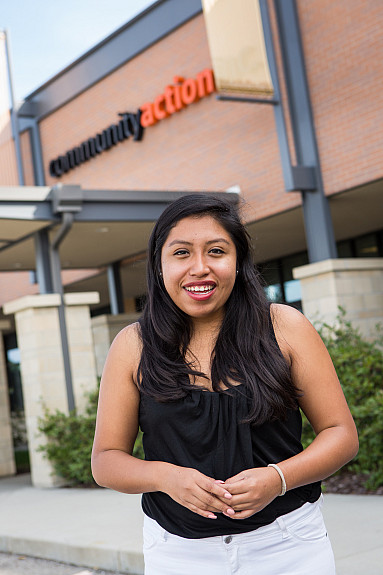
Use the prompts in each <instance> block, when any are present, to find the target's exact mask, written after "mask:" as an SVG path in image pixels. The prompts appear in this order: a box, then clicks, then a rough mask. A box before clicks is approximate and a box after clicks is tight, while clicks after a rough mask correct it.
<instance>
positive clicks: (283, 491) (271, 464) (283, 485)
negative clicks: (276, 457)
mask: <svg viewBox="0 0 383 575" xmlns="http://www.w3.org/2000/svg"><path fill="white" fill-rule="evenodd" d="M267 467H273V468H274V469H275V471H276V472H277V473H278V475H279V477H280V478H281V481H282V491H281V492H280V494H279V496H280V497H281V496H282V495H284V494H285V493H286V480H285V476H284V475H283V473H282V469H281V468H280V467H279V466H278V465H277V464H276V463H269V465H268V466H267Z"/></svg>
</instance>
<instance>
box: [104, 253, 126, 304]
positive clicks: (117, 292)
mask: <svg viewBox="0 0 383 575" xmlns="http://www.w3.org/2000/svg"><path fill="white" fill-rule="evenodd" d="M120 268H121V264H120V262H114V263H112V264H109V265H108V289H109V300H110V310H111V313H112V315H118V314H119V313H123V312H124V300H123V295H122V283H121V273H120Z"/></svg>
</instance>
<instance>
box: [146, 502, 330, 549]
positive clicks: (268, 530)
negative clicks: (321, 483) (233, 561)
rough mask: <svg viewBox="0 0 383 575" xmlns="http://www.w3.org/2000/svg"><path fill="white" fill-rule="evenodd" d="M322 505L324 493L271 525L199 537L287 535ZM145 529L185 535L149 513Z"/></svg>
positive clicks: (219, 540) (223, 539)
mask: <svg viewBox="0 0 383 575" xmlns="http://www.w3.org/2000/svg"><path fill="white" fill-rule="evenodd" d="M322 505H323V495H321V496H320V497H319V499H318V500H317V501H315V502H314V503H304V505H302V507H299V508H298V509H295V510H294V511H291V512H290V513H286V514H285V515H281V516H280V517H277V519H276V520H275V521H273V522H272V523H270V524H269V525H264V526H262V527H259V528H258V529H254V530H253V531H248V532H246V533H236V534H231V533H230V532H228V533H227V534H226V535H217V536H214V537H205V538H202V539H199V541H209V542H214V541H215V542H217V543H222V542H225V543H227V537H230V538H231V539H230V541H233V542H235V541H237V543H240V542H245V541H248V540H249V538H253V537H256V538H257V539H260V538H263V537H269V536H273V535H275V534H276V533H280V532H281V531H282V534H283V536H287V531H288V529H289V528H292V527H293V526H295V525H299V524H300V523H305V522H306V521H309V519H310V517H311V516H312V515H313V514H315V513H316V512H317V511H318V510H320V508H321V507H322ZM212 521H213V520H212ZM238 521H240V520H238ZM144 531H146V532H148V533H152V534H153V535H156V536H157V537H159V538H161V539H163V540H164V541H166V540H167V539H168V538H173V537H174V538H178V539H184V538H183V537H179V535H174V534H173V533H169V532H168V531H166V529H164V528H163V527H161V525H159V524H158V523H157V521H155V520H154V519H152V518H151V517H148V516H147V515H145V516H144Z"/></svg>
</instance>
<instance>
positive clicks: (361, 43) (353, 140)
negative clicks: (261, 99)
mask: <svg viewBox="0 0 383 575" xmlns="http://www.w3.org/2000/svg"><path fill="white" fill-rule="evenodd" d="M297 4H298V11H299V19H300V24H301V34H302V39H303V48H304V53H305V59H306V69H307V76H308V82H309V86H310V92H311V100H312V105H313V111H314V120H315V126H316V130H317V138H318V146H319V153H320V158H321V163H322V170H323V179H324V186H325V190H326V193H327V194H334V193H336V192H339V191H342V190H347V189H348V188H353V187H356V186H360V185H361V184H363V183H366V182H370V181H373V180H376V179H379V178H382V177H383V130H382V122H383V90H382V88H381V84H382V54H383V34H382V29H383V9H382V8H383V5H382V1H381V0H336V2H334V0H314V1H313V0H298V2H297Z"/></svg>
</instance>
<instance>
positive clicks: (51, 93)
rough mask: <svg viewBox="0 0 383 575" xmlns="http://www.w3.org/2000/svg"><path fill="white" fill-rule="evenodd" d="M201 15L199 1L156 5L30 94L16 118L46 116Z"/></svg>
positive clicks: (163, 0) (167, 1)
mask: <svg viewBox="0 0 383 575" xmlns="http://www.w3.org/2000/svg"><path fill="white" fill-rule="evenodd" d="M201 11H202V5H201V0H187V1H184V0H182V1H180V0H160V1H159V2H156V3H155V4H153V5H152V6H150V7H149V8H148V9H147V10H145V11H144V12H142V13H141V14H139V15H138V16H137V17H136V18H134V19H133V20H131V21H130V22H128V23H127V24H126V25H125V26H123V27H122V28H120V29H119V30H118V31H116V32H115V33H114V34H112V35H111V36H109V37H108V38H106V39H105V40H104V41H103V42H101V43H100V44H98V45H97V46H96V47H95V48H93V49H92V50H90V51H89V52H87V53H86V54H84V55H83V56H82V57H81V58H79V59H78V60H76V61H75V62H74V63H73V64H71V65H70V66H68V67H67V68H65V69H64V70H63V71H62V72H60V73H59V74H57V75H56V76H55V77H54V78H52V80H50V81H48V82H47V83H46V84H44V85H43V86H42V87H41V88H39V89H38V90H36V91H35V92H33V93H32V94H30V96H28V97H27V99H26V101H25V103H24V104H23V105H22V106H21V108H20V110H19V115H21V116H23V115H34V116H35V117H39V118H41V117H43V116H46V115H47V114H50V113H51V112H52V111H53V110H55V109H57V108H59V107H60V106H62V105H63V104H65V103H66V102H68V101H69V100H71V99H73V98H75V97H76V96H77V95H78V94H80V93H81V92H83V91H84V90H86V89H88V88H89V87H90V86H92V85H93V84H95V83H96V82H99V81H100V80H101V79H102V78H104V77H105V76H107V75H108V74H110V73H111V72H113V70H116V69H117V68H119V67H120V66H122V65H123V64H125V63H126V62H128V61H129V60H131V59H132V58H134V57H135V56H137V55H138V54H139V53H140V52H143V51H144V50H146V49H147V48H149V46H151V45H152V44H155V43H156V42H158V41H159V40H160V39H161V38H163V37H164V36H166V35H167V34H170V33H171V32H172V31H173V30H175V29H176V28H178V27H179V26H181V25H182V24H184V23H185V22H187V21H188V20H190V19H191V18H193V17H194V16H196V15H197V14H199V13H200V12H201Z"/></svg>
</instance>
